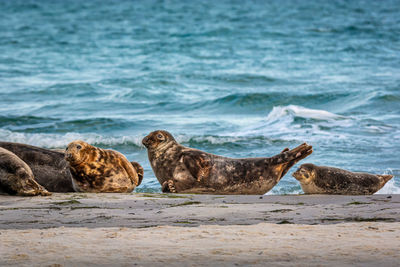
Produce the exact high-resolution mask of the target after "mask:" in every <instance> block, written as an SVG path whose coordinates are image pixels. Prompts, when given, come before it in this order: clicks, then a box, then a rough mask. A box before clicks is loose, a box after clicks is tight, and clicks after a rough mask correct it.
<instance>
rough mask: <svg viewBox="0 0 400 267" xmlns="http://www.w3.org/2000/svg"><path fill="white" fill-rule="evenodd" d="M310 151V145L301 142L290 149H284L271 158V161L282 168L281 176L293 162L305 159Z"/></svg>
mask: <svg viewBox="0 0 400 267" xmlns="http://www.w3.org/2000/svg"><path fill="white" fill-rule="evenodd" d="M312 152H313V150H312V146H310V145H308V144H307V143H303V144H301V145H300V146H298V147H296V148H294V149H292V150H287V149H284V150H283V151H282V153H280V154H278V155H276V156H274V157H272V158H271V163H272V164H275V165H279V166H280V167H282V168H283V170H282V175H281V178H282V177H283V176H284V175H285V174H286V173H287V172H288V171H289V169H290V168H291V167H293V165H294V164H296V163H297V162H299V161H300V160H302V159H305V158H306V157H308V156H309V155H311V153H312Z"/></svg>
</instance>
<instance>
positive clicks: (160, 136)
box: [142, 130, 177, 150]
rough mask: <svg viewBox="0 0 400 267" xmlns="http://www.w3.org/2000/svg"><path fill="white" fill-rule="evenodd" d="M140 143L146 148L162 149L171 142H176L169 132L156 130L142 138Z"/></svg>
mask: <svg viewBox="0 0 400 267" xmlns="http://www.w3.org/2000/svg"><path fill="white" fill-rule="evenodd" d="M142 144H143V145H144V146H145V147H146V148H147V149H148V150H162V149H165V148H166V147H168V146H171V145H172V144H177V142H176V140H175V138H174V137H173V136H172V135H171V134H170V133H169V132H167V131H163V130H157V131H154V132H151V133H150V134H148V135H147V136H146V137H145V138H143V140H142Z"/></svg>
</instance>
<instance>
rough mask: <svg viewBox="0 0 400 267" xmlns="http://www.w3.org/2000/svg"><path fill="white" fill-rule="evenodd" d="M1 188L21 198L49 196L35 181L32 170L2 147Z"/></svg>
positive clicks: (0, 150) (0, 161) (0, 153)
mask: <svg viewBox="0 0 400 267" xmlns="http://www.w3.org/2000/svg"><path fill="white" fill-rule="evenodd" d="M0 188H1V189H3V190H4V191H5V192H7V193H10V194H17V195H20V196H37V195H41V196H49V195H51V193H50V192H48V191H47V190H46V189H45V188H44V187H43V186H41V185H40V184H39V183H38V182H36V181H35V179H34V176H33V173H32V170H31V168H29V166H28V165H27V164H26V163H25V162H24V161H22V160H21V159H20V158H19V157H17V156H16V155H15V154H14V153H12V152H10V151H8V150H6V149H4V148H1V147H0Z"/></svg>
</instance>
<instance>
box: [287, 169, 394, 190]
mask: <svg viewBox="0 0 400 267" xmlns="http://www.w3.org/2000/svg"><path fill="white" fill-rule="evenodd" d="M293 177H294V178H296V179H297V180H298V181H299V182H300V185H301V188H302V189H303V191H304V193H306V194H337V195H372V194H373V193H375V192H377V191H378V190H379V189H381V188H382V187H383V186H384V185H385V184H386V182H387V181H389V180H390V179H392V178H393V175H374V174H369V173H361V172H350V171H346V170H342V169H338V168H334V167H327V166H316V165H314V164H311V163H307V164H303V165H301V166H300V167H299V168H298V169H297V170H296V172H294V173H293Z"/></svg>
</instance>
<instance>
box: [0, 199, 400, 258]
mask: <svg viewBox="0 0 400 267" xmlns="http://www.w3.org/2000/svg"><path fill="white" fill-rule="evenodd" d="M399 215H400V195H373V196H321V195H315V196H305V195H287V196H211V195H166V194H80V193H71V194H54V195H53V196H50V197H33V198H23V197H15V196H5V195H3V196H0V221H1V224H0V228H1V230H0V233H1V235H0V254H1V258H0V265H2V266H3V265H18V266H81V265H88V266H110V265H112V266H130V265H139V266H164V265H174V266H198V265H218V266H235V265H252V266H253V265H258V266H265V265H266V264H270V265H271V264H272V265H276V266H287V265H298V266H305V265H307V266H321V265H322V266H324V265H335V266H376V265H378V264H381V265H383V266H398V262H400V253H399V250H400V216H399Z"/></svg>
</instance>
